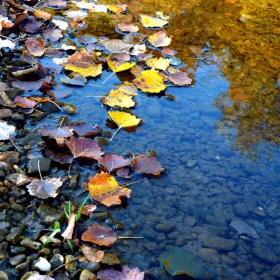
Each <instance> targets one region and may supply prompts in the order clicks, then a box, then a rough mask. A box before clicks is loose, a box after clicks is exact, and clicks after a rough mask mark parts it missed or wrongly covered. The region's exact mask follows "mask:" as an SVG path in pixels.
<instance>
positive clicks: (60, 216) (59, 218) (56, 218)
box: [45, 212, 65, 226]
mask: <svg viewBox="0 0 280 280" xmlns="http://www.w3.org/2000/svg"><path fill="white" fill-rule="evenodd" d="M64 216H65V215H64V213H63V212H61V213H56V214H50V215H47V216H45V222H46V223H47V224H48V225H50V226H52V225H53V224H54V223H55V222H60V223H62V222H63V220H64Z"/></svg>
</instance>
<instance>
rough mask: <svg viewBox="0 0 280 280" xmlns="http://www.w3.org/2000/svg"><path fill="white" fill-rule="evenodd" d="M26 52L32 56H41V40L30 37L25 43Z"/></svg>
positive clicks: (42, 51) (42, 50)
mask: <svg viewBox="0 0 280 280" xmlns="http://www.w3.org/2000/svg"><path fill="white" fill-rule="evenodd" d="M25 46H26V48H27V50H28V51H29V52H30V53H31V54H32V55H34V56H42V55H43V54H44V52H45V47H44V43H43V41H42V39H40V38H38V39H35V38H34V37H30V38H28V39H27V40H26V41H25Z"/></svg>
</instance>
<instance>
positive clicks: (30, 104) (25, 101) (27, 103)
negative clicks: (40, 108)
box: [14, 96, 37, 108]
mask: <svg viewBox="0 0 280 280" xmlns="http://www.w3.org/2000/svg"><path fill="white" fill-rule="evenodd" d="M14 102H15V103H16V104H17V106H19V107H21V108H34V107H35V106H36V105H37V102H36V101H34V100H32V99H29V98H27V97H22V96H16V98H15V99H14Z"/></svg>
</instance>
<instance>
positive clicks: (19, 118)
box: [12, 113, 25, 121]
mask: <svg viewBox="0 0 280 280" xmlns="http://www.w3.org/2000/svg"><path fill="white" fill-rule="evenodd" d="M12 120H14V121H25V118H24V116H23V115H21V114H19V113H14V114H13V115H12Z"/></svg>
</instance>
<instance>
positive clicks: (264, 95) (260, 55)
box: [127, 0, 280, 151]
mask: <svg viewBox="0 0 280 280" xmlns="http://www.w3.org/2000/svg"><path fill="white" fill-rule="evenodd" d="M127 2H128V3H129V4H130V5H132V7H134V9H133V10H131V13H132V16H133V17H134V18H135V21H137V19H138V14H139V13H149V12H151V11H154V10H155V9H157V10H161V11H163V12H165V13H168V14H169V13H173V14H174V15H175V16H174V17H172V23H171V26H170V27H169V28H168V29H167V32H168V33H169V34H170V35H171V36H172V47H173V48H174V49H176V50H179V56H180V57H181V58H182V59H183V61H186V62H187V63H188V65H189V66H190V67H195V65H196V62H197V61H196V60H194V59H193V58H192V59H191V58H190V57H191V56H193V54H198V53H199V52H200V50H201V47H202V46H204V45H205V43H206V42H209V43H210V45H211V48H212V54H213V57H214V55H215V57H216V62H217V63H218V64H219V65H221V69H222V71H223V73H224V75H225V76H226V77H227V79H228V80H229V81H230V88H229V91H228V92H227V93H226V94H224V95H221V96H218V97H217V99H216V100H215V101H214V104H215V106H217V108H219V109H220V110H221V111H222V112H223V116H222V118H221V120H220V121H219V124H218V129H219V131H220V132H221V133H227V132H230V131H231V130H234V131H235V130H236V135H235V139H234V140H233V144H234V146H235V147H236V148H237V149H240V150H242V151H249V150H251V149H252V148H253V147H254V146H255V145H256V144H258V143H260V142H262V141H263V140H266V141H272V142H274V143H276V144H278V143H279V142H280V138H279V135H280V134H279V132H280V131H279V130H280V125H279V124H280V117H279V113H280V97H279V95H278V93H279V92H278V89H277V88H276V83H277V76H278V75H279V69H280V59H279V58H280V37H279V35H280V34H279V33H280V28H279V25H278V22H279V11H278V10H277V9H279V7H278V6H277V1H274V0H267V1H259V0H218V1H213V0H203V1H202V0H200V1H199V0H188V1H179V0H177V1H167V0H161V1H160V0H158V1H154V0H142V1H141V4H139V3H140V2H139V1H135V0H130V1H127ZM182 9H184V11H185V12H183V13H182ZM278 79H279V76H278ZM278 83H280V81H278Z"/></svg>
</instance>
